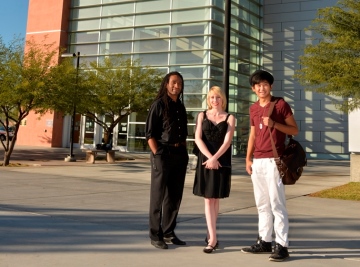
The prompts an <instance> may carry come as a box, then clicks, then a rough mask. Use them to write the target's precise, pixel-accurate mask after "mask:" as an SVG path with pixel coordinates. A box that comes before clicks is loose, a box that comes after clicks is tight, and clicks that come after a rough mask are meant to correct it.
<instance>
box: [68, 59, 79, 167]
mask: <svg viewBox="0 0 360 267" xmlns="http://www.w3.org/2000/svg"><path fill="white" fill-rule="evenodd" d="M73 56H74V57H77V58H76V88H75V90H76V94H77V90H78V79H79V67H80V52H77V54H75V53H74V54H73ZM76 101H77V97H75V99H74V107H73V114H72V118H71V135H70V161H76V159H75V156H74V133H75V119H76Z"/></svg>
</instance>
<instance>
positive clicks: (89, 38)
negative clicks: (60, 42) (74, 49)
mask: <svg viewBox="0 0 360 267" xmlns="http://www.w3.org/2000/svg"><path fill="white" fill-rule="evenodd" d="M97 41H99V32H78V33H73V34H71V42H72V43H90V42H97Z"/></svg>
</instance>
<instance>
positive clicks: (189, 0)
mask: <svg viewBox="0 0 360 267" xmlns="http://www.w3.org/2000/svg"><path fill="white" fill-rule="evenodd" d="M169 2H170V1H169ZM210 2H211V1H210V0H196V1H194V0H181V1H173V8H174V9H176V8H186V7H197V6H200V7H204V6H207V5H210Z"/></svg>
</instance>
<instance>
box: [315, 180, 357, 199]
mask: <svg viewBox="0 0 360 267" xmlns="http://www.w3.org/2000/svg"><path fill="white" fill-rule="evenodd" d="M309 196H311V197H321V198H335V199H343V200H355V201H360V182H351V183H348V184H345V185H341V186H337V187H334V188H330V189H326V190H322V191H319V192H316V193H312V194H309Z"/></svg>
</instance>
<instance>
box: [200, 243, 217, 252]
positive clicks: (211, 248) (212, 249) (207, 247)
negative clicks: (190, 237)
mask: <svg viewBox="0 0 360 267" xmlns="http://www.w3.org/2000/svg"><path fill="white" fill-rule="evenodd" d="M215 250H216V248H215V247H213V246H212V245H209V244H208V245H207V246H206V247H205V248H204V249H203V251H204V253H208V254H209V253H212V252H213V251H215Z"/></svg>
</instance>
